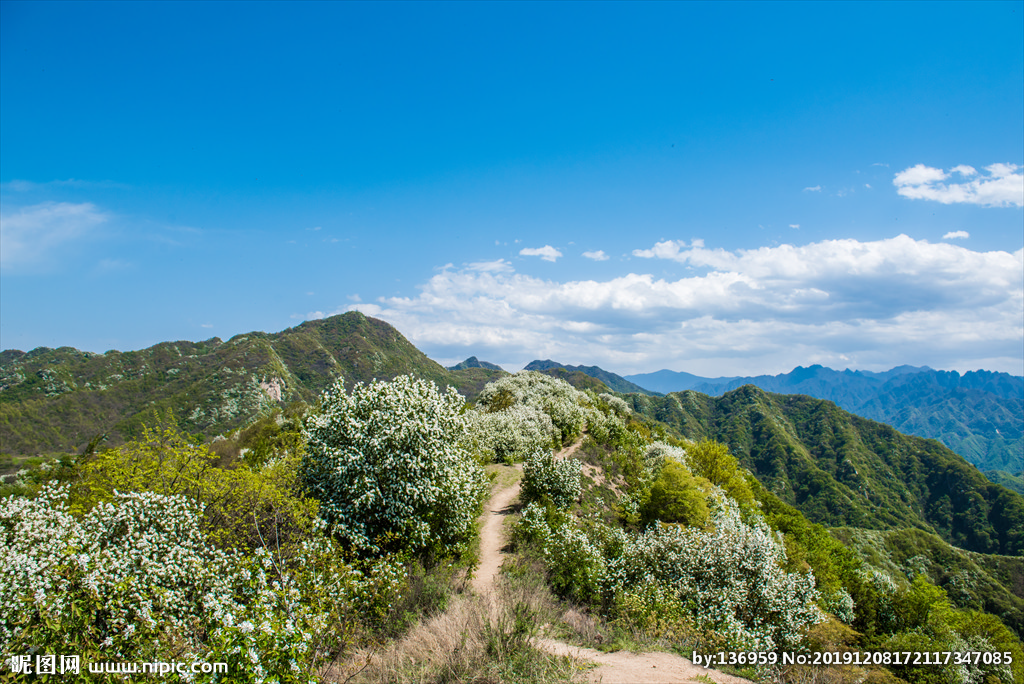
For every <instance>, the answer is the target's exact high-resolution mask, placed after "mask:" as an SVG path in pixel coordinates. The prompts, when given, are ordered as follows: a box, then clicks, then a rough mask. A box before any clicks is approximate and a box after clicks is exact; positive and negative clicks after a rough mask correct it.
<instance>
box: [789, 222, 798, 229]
mask: <svg viewBox="0 0 1024 684" xmlns="http://www.w3.org/2000/svg"><path fill="white" fill-rule="evenodd" d="M789 227H790V228H800V224H799V223H790V224H789Z"/></svg>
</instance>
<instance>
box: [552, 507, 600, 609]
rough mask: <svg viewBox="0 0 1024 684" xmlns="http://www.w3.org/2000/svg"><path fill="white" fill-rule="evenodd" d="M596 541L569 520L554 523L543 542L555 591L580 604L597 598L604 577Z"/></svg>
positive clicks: (592, 602) (591, 601) (598, 598)
mask: <svg viewBox="0 0 1024 684" xmlns="http://www.w3.org/2000/svg"><path fill="white" fill-rule="evenodd" d="M601 551H602V549H601V546H600V544H597V543H594V541H592V540H591V539H590V537H589V536H587V535H586V534H585V533H584V532H583V531H581V530H579V529H577V528H576V526H575V525H573V524H571V523H566V524H563V525H557V526H555V527H554V528H553V529H551V530H550V533H549V534H548V536H547V539H546V540H545V541H544V546H543V552H544V561H545V564H546V565H547V569H548V581H549V582H550V584H551V588H552V589H554V590H555V592H557V593H558V594H560V595H562V596H565V597H567V598H570V599H573V600H575V601H578V602H580V603H584V604H591V605H593V604H597V603H598V602H599V601H600V600H601V596H602V593H603V590H604V586H605V582H606V579H607V577H606V576H607V568H606V563H605V558H604V556H603V554H602V553H601Z"/></svg>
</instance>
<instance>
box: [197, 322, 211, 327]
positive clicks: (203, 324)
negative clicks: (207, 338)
mask: <svg viewBox="0 0 1024 684" xmlns="http://www.w3.org/2000/svg"><path fill="white" fill-rule="evenodd" d="M199 327H200V328H212V327H213V323H200V324H199Z"/></svg>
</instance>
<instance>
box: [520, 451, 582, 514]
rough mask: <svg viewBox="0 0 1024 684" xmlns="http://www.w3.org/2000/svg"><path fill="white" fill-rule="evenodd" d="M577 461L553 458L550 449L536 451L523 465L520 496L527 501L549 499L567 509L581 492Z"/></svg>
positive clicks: (578, 463)
mask: <svg viewBox="0 0 1024 684" xmlns="http://www.w3.org/2000/svg"><path fill="white" fill-rule="evenodd" d="M582 486H583V485H582V483H581V481H580V462H579V461H577V460H576V459H574V458H563V459H555V457H554V454H552V453H551V452H550V451H537V452H534V453H533V454H530V456H528V457H527V459H526V463H524V464H523V485H522V487H523V489H522V496H523V499H524V500H526V501H543V500H545V499H548V500H550V501H551V503H553V504H554V505H555V506H557V507H558V508H569V507H570V506H572V504H573V502H574V501H576V500H577V499H579V497H580V492H581V491H582Z"/></svg>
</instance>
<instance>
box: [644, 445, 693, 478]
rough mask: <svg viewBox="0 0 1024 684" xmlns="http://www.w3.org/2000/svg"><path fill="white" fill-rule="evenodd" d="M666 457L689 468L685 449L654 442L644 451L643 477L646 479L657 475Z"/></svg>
mask: <svg viewBox="0 0 1024 684" xmlns="http://www.w3.org/2000/svg"><path fill="white" fill-rule="evenodd" d="M666 459H672V460H673V461H675V462H676V463H679V464H680V465H682V466H686V468H687V470H690V468H689V466H687V461H686V449H683V448H681V447H675V446H672V445H671V444H666V443H665V442H654V443H652V444H651V445H650V446H649V447H647V451H646V452H645V453H644V470H643V475H644V477H645V478H647V479H653V478H656V477H658V473H659V472H660V471H661V468H662V466H664V465H665V461H666Z"/></svg>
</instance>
